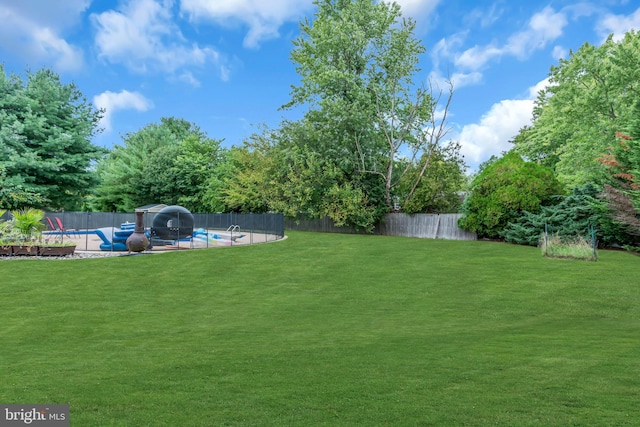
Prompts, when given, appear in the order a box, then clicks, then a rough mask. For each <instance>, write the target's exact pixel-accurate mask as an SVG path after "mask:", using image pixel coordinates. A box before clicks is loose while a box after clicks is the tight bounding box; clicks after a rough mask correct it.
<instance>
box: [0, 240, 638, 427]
mask: <svg viewBox="0 0 640 427" xmlns="http://www.w3.org/2000/svg"><path fill="white" fill-rule="evenodd" d="M0 280H1V285H0V325H1V327H0V402H1V403H65V404H69V405H70V408H71V425H73V426H225V425H237V426H311V425H331V426H336V425H367V426H373V425H394V426H396V425H407V426H413V425H421V426H424V425H433V426H449V425H468V426H484V425H498V426H541V425H544V426H572V425H579V426H586V425H593V426H624V425H637V424H638V422H639V420H640V405H639V403H640V258H638V257H635V256H632V255H629V254H627V253H623V252H609V251H600V253H599V261H598V262H584V261H569V260H558V259H549V258H544V257H542V256H541V255H540V250H539V249H537V248H532V247H523V246H513V245H507V244H501V243H490V242H460V241H443V240H425V239H408V238H399V237H398V238H396V237H382V236H359V235H336V234H316V233H301V232H296V233H289V238H288V239H286V240H284V241H281V242H277V243H272V244H265V245H256V246H251V247H233V248H224V249H207V250H197V251H184V252H176V253H167V254H159V255H143V256H131V257H118V258H107V259H85V260H71V261H38V260H31V261H26V260H25V261H4V262H0Z"/></svg>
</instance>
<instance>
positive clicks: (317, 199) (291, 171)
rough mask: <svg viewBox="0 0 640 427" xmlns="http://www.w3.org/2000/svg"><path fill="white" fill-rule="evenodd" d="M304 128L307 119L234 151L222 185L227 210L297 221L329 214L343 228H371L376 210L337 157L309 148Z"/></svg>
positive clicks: (265, 133)
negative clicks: (279, 215)
mask: <svg viewBox="0 0 640 427" xmlns="http://www.w3.org/2000/svg"><path fill="white" fill-rule="evenodd" d="M304 126H305V122H304V120H303V121H301V122H288V123H285V124H284V125H283V127H282V128H281V129H276V130H272V129H263V130H262V132H261V133H257V134H254V135H252V136H251V138H250V139H249V140H248V141H246V142H245V145H244V146H243V147H238V148H234V149H232V150H231V152H230V156H229V157H230V163H231V164H232V165H233V172H231V173H230V175H229V176H228V178H227V179H226V180H225V182H224V185H223V193H224V194H225V197H224V202H225V204H226V206H228V207H229V208H230V209H231V210H235V211H241V212H267V211H277V212H282V213H283V214H284V215H286V216H289V217H292V218H300V217H303V218H319V217H323V216H328V217H330V218H331V219H333V221H334V222H335V223H336V225H338V226H342V225H353V226H356V227H359V228H362V229H366V230H371V228H372V226H373V224H374V223H375V216H376V212H375V207H372V205H371V204H370V203H368V199H367V195H366V194H365V192H364V191H363V190H362V188H361V187H357V186H355V185H354V184H352V183H351V182H350V180H349V179H348V178H347V177H346V176H345V174H344V171H343V170H342V169H341V168H340V167H338V166H337V165H336V163H335V161H334V159H332V158H331V157H323V156H321V155H320V154H318V153H317V152H315V151H313V150H312V149H310V148H309V147H308V146H307V145H305V144H304V141H305V138H306V137H309V135H308V134H306V133H305V132H303V129H305V127H304ZM310 132H312V131H311V130H310ZM311 139H313V136H311Z"/></svg>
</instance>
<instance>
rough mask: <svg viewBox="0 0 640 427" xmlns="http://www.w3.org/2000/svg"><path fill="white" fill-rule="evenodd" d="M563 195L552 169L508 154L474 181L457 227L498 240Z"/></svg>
mask: <svg viewBox="0 0 640 427" xmlns="http://www.w3.org/2000/svg"><path fill="white" fill-rule="evenodd" d="M561 192H562V191H561V186H560V183H559V182H558V181H557V180H556V178H555V176H554V175H553V171H552V170H551V169H549V168H546V167H543V166H540V165H538V164H535V163H531V162H525V161H524V160H522V158H521V157H520V156H519V155H518V154H516V153H514V152H511V153H507V154H505V155H504V156H503V157H502V158H500V159H497V160H495V161H493V162H492V163H491V164H489V165H488V166H486V167H485V168H484V169H483V170H482V171H481V172H480V173H479V174H478V176H476V178H475V179H474V180H473V182H472V183H471V186H470V194H469V197H467V199H466V200H465V202H464V204H463V208H462V211H463V216H462V217H461V218H460V220H459V221H458V225H459V226H460V227H461V228H463V229H465V230H469V231H472V232H475V233H477V234H478V237H489V238H498V237H500V233H501V232H502V231H503V229H504V228H505V227H506V226H507V224H509V222H514V221H516V220H517V219H518V218H519V217H520V216H522V214H523V212H525V211H527V212H532V213H537V212H539V211H540V206H542V205H547V204H549V203H551V202H552V200H553V198H552V196H553V195H557V194H561Z"/></svg>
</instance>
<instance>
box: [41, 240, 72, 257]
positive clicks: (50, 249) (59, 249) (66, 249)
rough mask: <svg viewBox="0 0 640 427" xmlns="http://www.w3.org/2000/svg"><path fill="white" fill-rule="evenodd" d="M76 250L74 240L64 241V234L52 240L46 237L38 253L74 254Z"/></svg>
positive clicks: (51, 254) (43, 254)
mask: <svg viewBox="0 0 640 427" xmlns="http://www.w3.org/2000/svg"><path fill="white" fill-rule="evenodd" d="M75 251H76V244H75V243H73V242H63V241H62V235H57V236H55V237H54V240H53V241H52V242H50V241H49V239H45V241H44V242H41V243H40V246H39V248H38V255H40V256H67V255H73V254H74V252H75Z"/></svg>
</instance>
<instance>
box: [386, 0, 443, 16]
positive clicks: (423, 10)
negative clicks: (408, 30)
mask: <svg viewBox="0 0 640 427" xmlns="http://www.w3.org/2000/svg"><path fill="white" fill-rule="evenodd" d="M396 3H398V4H399V5H400V8H401V10H402V14H403V15H404V16H412V17H414V18H417V17H421V16H427V15H429V14H430V13H431V12H433V10H434V9H435V8H436V6H438V3H440V0H396Z"/></svg>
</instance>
